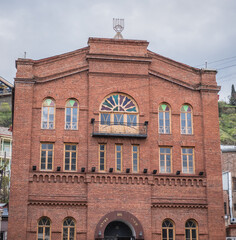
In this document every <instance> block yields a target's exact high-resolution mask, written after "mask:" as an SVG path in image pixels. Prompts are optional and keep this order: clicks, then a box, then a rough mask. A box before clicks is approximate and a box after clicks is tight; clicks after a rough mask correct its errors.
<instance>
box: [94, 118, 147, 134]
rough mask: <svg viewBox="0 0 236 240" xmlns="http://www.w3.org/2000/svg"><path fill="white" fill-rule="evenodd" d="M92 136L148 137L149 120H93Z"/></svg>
mask: <svg viewBox="0 0 236 240" xmlns="http://www.w3.org/2000/svg"><path fill="white" fill-rule="evenodd" d="M91 123H92V124H93V130H92V136H94V137H95V136H117V137H118V136H120V137H139V138H146V137H147V127H148V122H144V123H125V122H123V123H117V122H116V123H114V122H109V123H107V122H100V121H94V119H92V120H91Z"/></svg>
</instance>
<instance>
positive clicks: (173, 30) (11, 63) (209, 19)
mask: <svg viewBox="0 0 236 240" xmlns="http://www.w3.org/2000/svg"><path fill="white" fill-rule="evenodd" d="M113 18H124V19H125V29H124V31H123V32H122V34H123V36H124V38H126V39H141V40H147V41H148V42H149V47H148V48H149V50H151V51H154V52H156V53H158V54H161V55H163V56H166V57H168V58H172V59H174V60H176V61H179V62H182V63H185V64H188V65H190V66H194V67H196V66H197V67H199V68H202V67H204V63H205V61H207V62H208V68H211V69H217V70H218V74H217V82H218V85H220V86H221V87H222V90H221V91H220V99H223V100H226V99H227V96H228V95H230V93H231V85H232V84H233V83H234V84H235V85H236V0H198V1H196V0H165V1H164V0H116V1H115V0H0V76H2V77H4V78H5V79H7V80H8V81H10V82H13V79H14V77H15V72H16V69H15V60H16V59H17V58H22V57H24V52H27V58H32V59H41V58H45V57H50V56H54V55H58V54H61V53H65V52H68V51H73V50H76V49H79V48H82V47H85V46H87V41H88V38H89V37H104V38H113V37H114V35H115V32H114V30H113V28H112V19H113ZM219 60H220V61H219ZM212 62H213V63H212ZM235 87H236V86H235Z"/></svg>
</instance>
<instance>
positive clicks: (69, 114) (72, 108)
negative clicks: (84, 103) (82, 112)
mask: <svg viewBox="0 0 236 240" xmlns="http://www.w3.org/2000/svg"><path fill="white" fill-rule="evenodd" d="M78 106H79V104H78V102H77V101H76V100H74V99H70V100H68V101H67V102H66V111H65V114H66V116H65V117H66V121H65V129H67V130H77V129H78Z"/></svg>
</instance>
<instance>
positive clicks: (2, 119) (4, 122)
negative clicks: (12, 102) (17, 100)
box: [0, 103, 12, 127]
mask: <svg viewBox="0 0 236 240" xmlns="http://www.w3.org/2000/svg"><path fill="white" fill-rule="evenodd" d="M11 125H12V113H11V108H10V106H9V104H8V103H2V105H1V107H0V126H1V127H10V126H11Z"/></svg>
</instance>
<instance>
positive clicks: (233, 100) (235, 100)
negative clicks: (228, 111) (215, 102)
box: [229, 84, 236, 106]
mask: <svg viewBox="0 0 236 240" xmlns="http://www.w3.org/2000/svg"><path fill="white" fill-rule="evenodd" d="M229 104H230V105H233V106H236V92H235V89H234V84H232V87H231V96H230V98H229Z"/></svg>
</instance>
